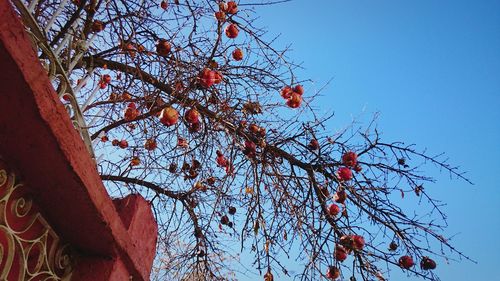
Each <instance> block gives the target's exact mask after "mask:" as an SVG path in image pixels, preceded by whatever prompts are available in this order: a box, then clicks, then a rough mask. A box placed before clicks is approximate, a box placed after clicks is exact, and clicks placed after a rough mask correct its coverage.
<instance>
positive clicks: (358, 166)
mask: <svg viewBox="0 0 500 281" xmlns="http://www.w3.org/2000/svg"><path fill="white" fill-rule="evenodd" d="M362 170H363V168H361V166H360V165H359V164H356V166H354V171H355V172H356V173H359V172H361V171H362Z"/></svg>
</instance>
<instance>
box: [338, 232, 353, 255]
mask: <svg viewBox="0 0 500 281" xmlns="http://www.w3.org/2000/svg"><path fill="white" fill-rule="evenodd" d="M339 244H340V245H342V246H343V247H345V248H344V249H345V251H346V252H347V253H349V252H350V251H351V250H352V248H353V246H354V241H353V240H352V236H351V235H342V237H340V240H339Z"/></svg>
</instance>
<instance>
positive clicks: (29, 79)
mask: <svg viewBox="0 0 500 281" xmlns="http://www.w3.org/2000/svg"><path fill="white" fill-rule="evenodd" d="M0 18H1V19H2V20H1V21H0V67H1V71H0V85H1V87H0V157H2V159H3V161H4V162H6V163H7V164H8V165H9V166H10V168H12V169H15V170H16V171H17V174H19V175H22V177H23V181H24V182H25V183H26V185H27V186H29V187H30V188H31V192H32V195H33V198H35V200H36V202H37V204H38V205H39V206H40V209H41V210H42V213H43V214H44V216H45V218H46V219H47V221H48V222H49V223H50V224H51V226H52V227H53V228H54V230H55V231H56V232H57V233H58V234H59V235H60V236H61V237H62V238H63V239H64V240H66V241H67V242H69V243H70V244H71V245H72V246H73V247H75V248H76V249H77V250H78V251H79V253H80V254H81V255H82V258H81V262H80V265H79V266H77V268H76V270H75V274H74V278H75V279H74V280H124V279H122V278H123V276H126V275H129V276H132V277H133V280H149V274H150V270H151V265H152V261H153V257H154V253H155V246H156V237H157V225H156V222H155V220H154V217H153V214H152V212H151V208H150V206H149V204H148V202H146V201H145V200H144V199H143V198H142V197H140V196H138V195H133V196H131V197H127V198H125V199H122V200H119V201H117V202H115V204H114V203H113V202H112V200H111V198H110V197H109V195H108V194H107V192H106V190H105V188H104V185H103V183H102V181H101V179H100V177H99V174H98V173H97V170H96V168H95V163H94V162H93V160H92V159H91V158H90V156H89V153H88V152H87V150H86V147H85V145H84V144H83V141H82V140H81V138H80V136H79V134H78V132H77V131H76V130H75V128H74V127H73V125H72V123H71V121H70V119H69V116H68V114H67V112H66V110H65V108H64V107H63V105H62V104H61V102H60V100H59V99H58V97H57V95H56V93H55V91H54V89H53V88H52V86H51V84H50V81H49V80H48V76H47V73H46V71H45V70H44V69H43V67H42V66H41V65H40V62H39V60H38V58H37V57H36V53H35V51H34V49H33V47H32V45H31V41H30V40H29V38H28V35H27V34H26V32H25V31H24V28H23V25H22V24H21V22H20V20H19V19H18V18H17V15H16V14H15V13H14V11H13V8H12V7H11V5H10V3H9V1H5V0H1V1H0ZM115 205H116V206H117V207H118V210H117V208H116V207H115ZM124 221H125V222H126V224H124ZM88 274H92V276H90V277H89V276H88ZM101 274H102V276H101ZM99 276H101V277H99ZM113 276H116V277H113ZM98 277H99V278H98ZM96 278H97V279H96ZM102 278H104V279H102Z"/></svg>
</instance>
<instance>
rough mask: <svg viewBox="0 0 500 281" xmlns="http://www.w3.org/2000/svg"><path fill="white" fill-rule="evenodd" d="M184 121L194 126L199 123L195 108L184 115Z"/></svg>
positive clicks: (198, 115)
mask: <svg viewBox="0 0 500 281" xmlns="http://www.w3.org/2000/svg"><path fill="white" fill-rule="evenodd" d="M184 119H186V122H188V123H190V124H196V123H198V122H200V114H199V113H198V110H196V109H195V108H191V109H189V110H187V111H186V113H184Z"/></svg>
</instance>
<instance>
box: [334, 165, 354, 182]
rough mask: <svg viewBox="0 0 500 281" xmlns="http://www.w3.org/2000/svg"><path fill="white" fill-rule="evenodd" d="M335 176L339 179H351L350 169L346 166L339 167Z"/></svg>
mask: <svg viewBox="0 0 500 281" xmlns="http://www.w3.org/2000/svg"><path fill="white" fill-rule="evenodd" d="M337 177H338V179H339V180H340V181H348V180H351V179H352V171H351V169H349V168H347V167H340V168H339V169H338V171H337Z"/></svg>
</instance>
